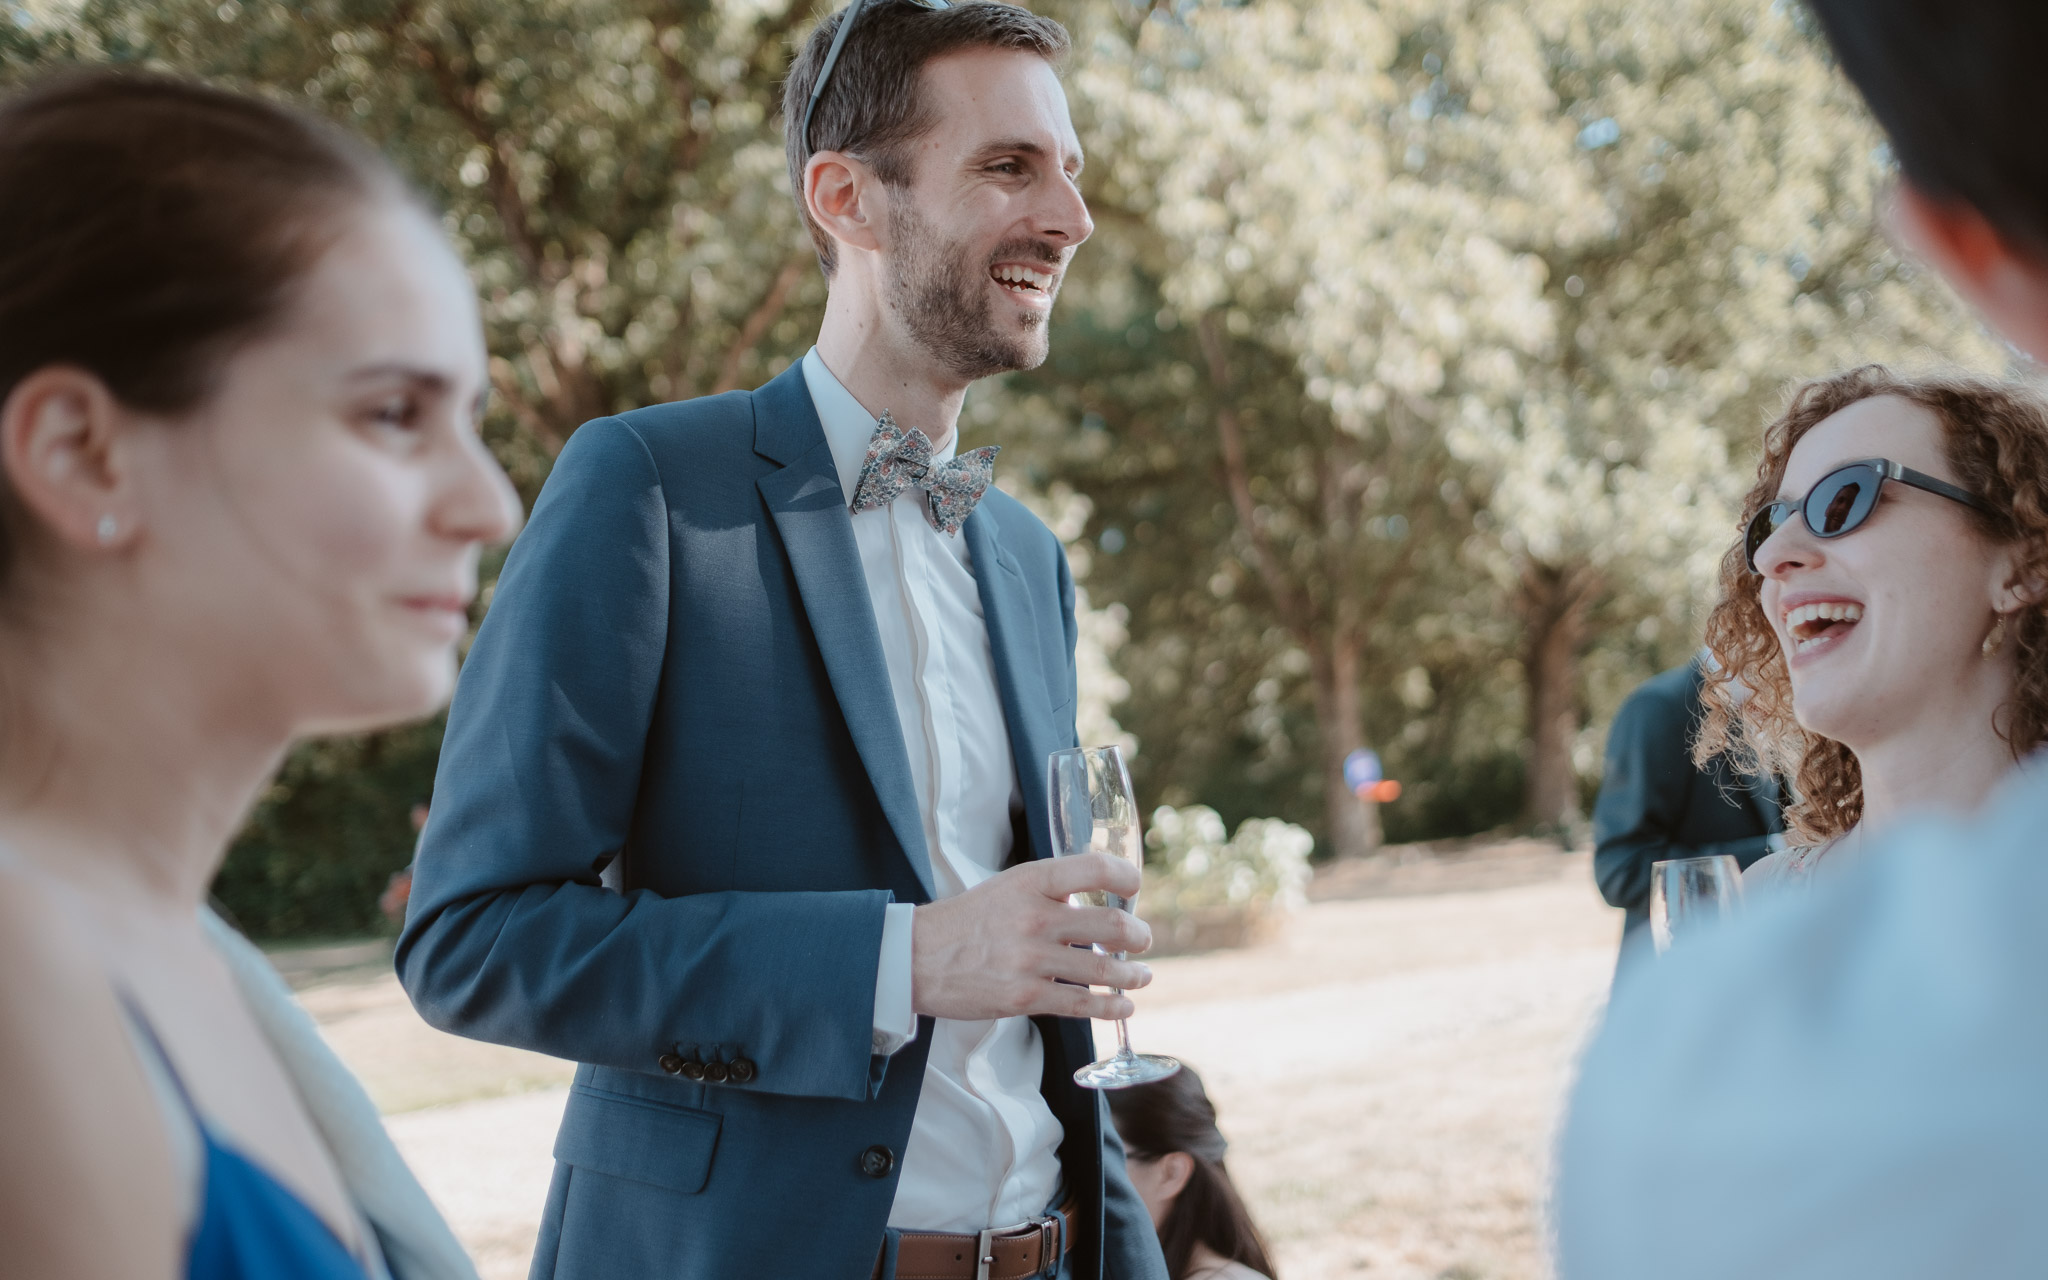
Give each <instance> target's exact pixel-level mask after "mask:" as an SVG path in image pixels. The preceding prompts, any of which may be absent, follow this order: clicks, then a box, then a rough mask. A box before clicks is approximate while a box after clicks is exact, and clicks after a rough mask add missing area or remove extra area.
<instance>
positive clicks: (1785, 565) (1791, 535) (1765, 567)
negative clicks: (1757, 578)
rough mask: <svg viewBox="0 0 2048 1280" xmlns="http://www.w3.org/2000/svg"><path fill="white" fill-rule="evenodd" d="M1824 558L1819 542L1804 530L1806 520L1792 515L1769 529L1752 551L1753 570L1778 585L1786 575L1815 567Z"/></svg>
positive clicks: (1825, 557) (1817, 566)
mask: <svg viewBox="0 0 2048 1280" xmlns="http://www.w3.org/2000/svg"><path fill="white" fill-rule="evenodd" d="M1826 559H1827V555H1826V553H1825V552H1823V551H1822V550H1821V547H1820V540H1819V539H1817V538H1815V537H1814V536H1813V534H1812V533H1810V532H1809V531H1808V530H1807V528H1806V521H1804V520H1802V519H1800V518H1799V517H1798V516H1796V515H1795V516H1793V517H1792V518H1791V519H1790V520H1787V521H1786V522H1785V523H1783V524H1781V525H1779V526H1778V527H1777V528H1776V529H1774V530H1772V531H1771V536H1770V537H1768V538H1765V539H1764V541H1763V545H1762V546H1760V547H1758V548H1757V549H1756V571H1757V572H1758V573H1760V574H1762V575H1763V576H1764V577H1766V578H1775V579H1777V580H1778V581H1781V582H1782V581H1784V579H1785V577H1786V575H1787V574H1790V573H1792V572H1793V571H1795V570H1798V569H1815V568H1819V567H1820V565H1821V564H1822V563H1823V562H1824V561H1825V560H1826Z"/></svg>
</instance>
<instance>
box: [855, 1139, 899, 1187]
mask: <svg viewBox="0 0 2048 1280" xmlns="http://www.w3.org/2000/svg"><path fill="white" fill-rule="evenodd" d="M895 1167H896V1153H895V1152H893V1151H891V1150H889V1148H887V1147H885V1146H882V1145H881V1144H880V1143H876V1144H875V1145H874V1146H872V1147H869V1148H868V1149H867V1150H866V1151H863V1152H861V1153H860V1171H861V1172H862V1173H864V1174H866V1175H867V1176H868V1177H870V1178H886V1177H888V1176H889V1170H891V1169H894V1168H895Z"/></svg>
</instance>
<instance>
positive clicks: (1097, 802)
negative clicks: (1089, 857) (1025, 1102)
mask: <svg viewBox="0 0 2048 1280" xmlns="http://www.w3.org/2000/svg"><path fill="white" fill-rule="evenodd" d="M1046 778H1047V790H1048V791H1049V792H1050V793H1051V803H1052V851H1053V853H1054V855H1055V856H1061V857H1065V856H1071V855H1073V854H1079V853H1106V854H1108V855H1110V856H1111V857H1113V858H1121V859H1123V860H1124V861H1125V862H1128V863H1130V864H1131V865H1132V866H1134V867H1139V868H1142V867H1143V866H1144V865H1145V851H1144V844H1143V842H1142V841H1141V840H1140V839H1139V831H1138V799H1137V796H1136V795H1135V794H1134V793H1133V792H1132V791H1131V775H1130V773H1129V771H1128V770H1126V769H1125V768H1124V755H1123V752H1122V751H1120V750H1118V749H1117V748H1115V747H1072V748H1069V749H1067V750H1065V751H1055V752H1053V753H1052V757H1051V759H1050V760H1048V761H1047V765H1046ZM1075 896H1076V897H1077V898H1080V899H1082V900H1084V901H1085V902H1086V904H1087V905H1089V906H1096V907H1115V908H1117V909H1118V910H1120V911H1131V910H1134V908H1135V905H1136V902H1137V899H1136V898H1134V897H1133V898H1120V897H1118V896H1116V895H1115V894H1112V893H1103V892H1100V891H1097V892H1093V893H1085V894H1076V895H1075ZM1096 950H1097V951H1098V952H1102V954H1104V955H1107V954H1109V953H1108V952H1106V951H1102V948H1101V947H1097V948H1096ZM1116 958H1117V959H1119V960H1122V959H1123V958H1124V953H1123V952H1121V951H1119V952H1117V953H1116ZM1118 994H1122V993H1121V991H1119V993H1118ZM1116 1044H1117V1049H1116V1052H1115V1053H1114V1054H1112V1055H1111V1056H1109V1057H1107V1058H1104V1059H1102V1060H1101V1061H1100V1062H1094V1063H1090V1064H1089V1065H1088V1066H1085V1067H1082V1068H1081V1069H1080V1070H1079V1071H1076V1072H1075V1073H1074V1083H1075V1084H1078V1085H1080V1086H1082V1087H1083V1088H1086V1089H1124V1088H1128V1087H1130V1086H1131V1085H1134V1084H1148V1083H1150V1082H1151V1081H1154V1080H1164V1079H1165V1078H1166V1077H1168V1076H1170V1075H1172V1074H1173V1073H1174V1072H1176V1071H1178V1070H1180V1063H1178V1062H1176V1061H1174V1060H1173V1059H1172V1058H1168V1057H1165V1056H1163V1055H1161V1054H1156V1053H1132V1052H1131V1029H1130V1027H1129V1025H1128V1024H1127V1023H1125V1021H1124V1020H1123V1019H1121V1018H1119V1019H1117V1024H1116Z"/></svg>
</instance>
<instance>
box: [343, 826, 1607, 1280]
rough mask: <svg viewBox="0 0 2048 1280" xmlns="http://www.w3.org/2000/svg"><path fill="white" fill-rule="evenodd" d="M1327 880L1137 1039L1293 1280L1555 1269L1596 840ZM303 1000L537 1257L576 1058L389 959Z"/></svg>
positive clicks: (1590, 986) (488, 1223) (460, 1222)
mask: <svg viewBox="0 0 2048 1280" xmlns="http://www.w3.org/2000/svg"><path fill="white" fill-rule="evenodd" d="M1346 894H1370V895H1372V896H1369V897H1357V898H1352V897H1344V896H1342V895H1346ZM1331 895H1336V896H1331ZM1318 896H1319V897H1321V898H1322V899H1323V900H1321V901H1318V902H1316V903H1315V904H1314V905H1313V906H1311V907H1310V908H1309V909H1308V910H1306V911H1304V912H1302V913H1301V914H1300V915H1298V916H1296V917H1294V918H1293V919H1292V920H1291V921H1290V923H1289V925H1288V927H1287V929H1286V930H1285V931H1284V933H1283V934H1282V935H1281V936H1280V937H1278V938H1276V939H1275V940H1273V941H1271V942H1269V943H1266V944H1264V945H1261V946H1257V947H1252V948H1248V949H1245V950H1241V951H1231V952H1217V953H1211V954H1208V955H1197V956H1181V957H1175V958H1171V959H1166V960H1162V961H1160V962H1159V963H1158V964H1157V966H1156V970H1157V973H1158V978H1157V980H1156V982H1155V983H1154V985H1153V987H1152V988H1151V989H1150V990H1148V991H1147V992H1145V993H1144V994H1143V995H1142V996H1141V997H1140V1002H1139V1005H1140V1014H1139V1016H1138V1017H1137V1018H1136V1019H1134V1020H1133V1021H1132V1024H1131V1032H1132V1037H1133V1039H1134V1041H1135V1042H1136V1044H1137V1045H1138V1047H1140V1048H1142V1049H1147V1050H1154V1051H1159V1052H1165V1053H1172V1054H1175V1055H1177V1056H1179V1057H1181V1058H1183V1059H1185V1060H1186V1061H1187V1062H1189V1063H1191V1064H1193V1065H1195V1066H1196V1067H1197V1068H1199V1069H1200V1070H1201V1072H1202V1075H1203V1078H1204V1079H1205V1080H1206V1081H1207V1083H1208V1085H1209V1090H1210V1093H1211V1095H1212V1096H1213V1097H1214V1098H1215V1099H1216V1102H1217V1106H1218V1110H1219V1112H1220V1119H1221V1124H1222V1127H1223V1130H1224V1132H1225V1134H1226V1135H1228V1136H1229V1137H1230V1139H1231V1142H1232V1147H1231V1154H1230V1167H1231V1170H1232V1173H1233V1175H1234V1176H1235V1177H1236V1178H1237V1180H1238V1182H1239V1184H1240V1185H1241V1186H1242V1187H1243V1189H1244V1191H1245V1193H1246V1196H1247V1198H1248V1199H1249V1200H1250V1202H1251V1204H1252V1207H1253V1210H1254V1212H1255V1213H1256V1214H1257V1215H1258V1216H1259V1218H1260V1220H1261V1221H1262V1222H1263V1223H1264V1224H1265V1226H1266V1228H1267V1230H1268V1232H1269V1233H1270V1234H1271V1235H1272V1237H1273V1238H1274V1242H1275V1244H1276V1246H1277V1252H1278V1254H1279V1257H1278V1259H1277V1265H1278V1266H1279V1268H1280V1270H1281V1271H1282V1274H1283V1276H1284V1277H1285V1280H1322V1278H1324V1277H1351V1276H1363V1277H1383V1278H1385V1280H1480V1278H1481V1277H1484V1278H1485V1280H1536V1278H1538V1277H1544V1276H1547V1275H1548V1267H1547V1266H1546V1264H1545V1262H1544V1252H1545V1250H1544V1245H1543V1235H1542V1196H1543V1186H1544V1170H1545V1167H1546V1164H1547V1153H1548V1149H1549V1144H1550V1138H1551V1133H1552V1129H1553V1127H1554V1124H1555V1120H1556V1113H1557V1104H1558V1101H1559V1099H1560V1096H1561V1094H1562V1091H1563V1088H1564V1083H1565V1080H1566V1076H1567V1073H1568V1071H1569V1068H1570V1064H1571V1060H1572V1057H1573V1055H1574V1053H1575V1052H1576V1050H1577V1048H1578V1045H1579V1044H1580V1042H1581V1040H1582V1039H1583V1038H1584V1035H1585V1033H1586V1031H1587V1029H1588V1027H1589V1025H1590V1021H1591V1019H1592V1018H1593V1016H1594V1015H1595V1014H1596V1013H1597V1012H1598V1010H1599V1008H1600V1005H1601V1002H1602V1001H1603V1000H1604V999H1605V996H1606V989H1607V980H1608V975H1609V973H1610V971H1611V969H1612V965H1613V954H1614V943H1615V936H1616V933H1617V931H1618V926H1617V920H1616V917H1615V915H1614V914H1613V913H1612V912H1610V911H1608V910H1607V909H1606V908H1605V907H1604V906H1603V905H1602V904H1601V903H1600V901H1599V898H1598V897H1597V896H1596V895H1595V894H1594V892H1593V890H1592V888H1591V887H1590V883H1589V876H1588V872H1587V867H1586V859H1585V857H1584V856H1583V855H1577V856H1573V855H1560V854H1557V853H1555V852H1546V851H1542V850H1541V849H1540V848H1539V847H1536V846H1527V845H1523V846H1506V847H1496V848H1492V849H1479V850H1473V851H1471V852H1469V853H1466V854H1460V855H1457V856H1454V857H1450V858H1434V859H1430V860H1428V861H1426V862H1418V863H1415V864H1413V865H1411V866H1406V867H1403V866H1391V867H1389V866H1380V867H1373V868H1364V869H1359V871H1358V872H1357V873H1356V874H1352V875H1350V876H1348V877H1344V878H1331V877H1326V878H1325V879H1324V880H1323V881H1321V882H1319V884H1318ZM302 998H303V999H304V1000H305V1001H306V1003H307V1005H308V1007H309V1008H311V1009H312V1010H313V1011H314V1015H315V1016H316V1017H317V1018H319V1019H320V1020H321V1023H322V1025H323V1028H324V1029H325V1030H326V1031H327V1032H328V1034H329V1036H330V1037H331V1038H332V1040H333V1041H334V1043H335V1045H336V1047H337V1048H338V1049H339V1050H340V1051H341V1053H342V1054H343V1056H344V1057H346V1058H347V1059H348V1060H349V1062H350V1064H351V1065H352V1066H354V1067H355V1068H356V1069H357V1070H358V1071H359V1072H361V1073H362V1074H363V1075H364V1077H365V1079H366V1080H368V1081H369V1083H370V1085H371V1088H372V1092H373V1093H374V1094H376V1095H377V1097H378V1099H379V1102H380V1103H381V1104H382V1105H383V1106H384V1107H385V1108H386V1110H387V1111H392V1112H397V1113H399V1114H393V1115H392V1116H391V1118H390V1125H391V1129H392V1132H393V1134H394V1136H395V1137H396V1138H397V1140H398V1142H399V1145H400V1146H401V1147H402V1148H403V1149H404V1150H405V1152H406V1154H407V1155H408V1157H410V1158H411V1159H412V1161H413V1163H414V1165H415V1167H416V1168H417V1169H418V1170H419V1172H420V1175H421V1178H422V1180H424V1181H425V1182H426V1184H427V1187H428V1190H429V1191H431V1192H432V1193H433V1194H434V1196H435V1198H436V1199H437V1200H438V1201H439V1202H440V1203H441V1205H442V1206H443V1208H444V1209H445V1210H446V1211H447V1212H448V1214H449V1217H450V1219H451V1220H452V1221H453V1222H454V1223H455V1225H456V1228H457V1230H458V1231H459V1232H460V1233H461V1234H462V1235H463V1238H464V1239H465V1240H466V1241H467V1242H468V1243H469V1244H470V1247H471V1248H472V1249H473V1250H475V1251H476V1253H477V1256H478V1260H479V1262H480V1264H481V1265H482V1267H483V1270H484V1274H485V1276H486V1280H500V1278H503V1280H514V1278H516V1277H521V1276H524V1275H525V1273H526V1262H527V1256H528V1254H529V1252H530V1251H531V1249H532V1245H533V1233H534V1222H535V1219H536V1217H537V1216H538V1213H539V1209H540V1204H541V1199H542V1196H543V1194H544V1193H545V1191H546V1188H547V1180H548V1176H549V1172H550V1168H551V1164H550V1158H549V1149H550V1147H551V1146H552V1144H553V1140H554V1129H555V1124H556V1122H557V1120H558V1119H559V1117H560V1115H561V1109H562V1103H563V1098H564V1096H565V1091H564V1088H563V1084H562V1082H563V1081H565V1080H566V1078H567V1068H566V1066H564V1065H563V1064H559V1063H556V1062H554V1061H553V1060H551V1059H546V1058H540V1057H537V1056H536V1055H532V1054H523V1053H518V1052H517V1051H513V1050H506V1049H498V1048H495V1047H491V1046H483V1045H474V1044H470V1043H468V1042H464V1041H459V1040H454V1039H452V1038H450V1037H446V1036H442V1035H440V1034H439V1033H438V1032H434V1031H432V1030H431V1029H429V1028H427V1027H426V1026H424V1025H423V1024H421V1023H420V1022H419V1021H418V1019H417V1017H416V1016H415V1015H413V1014H412V1012H411V1010H410V1008H409V1007H408V1006H407V1005H406V1004H405V1003H404V998H403V996H402V994H400V993H399V992H398V990H397V985H396V983H395V982H393V981H392V980H391V979H390V978H389V977H388V976H387V975H385V974H383V973H380V972H376V971H374V970H369V971H354V972H343V973H340V974H334V975H330V976H328V977H326V978H324V979H319V980H315V981H313V982H312V983H311V985H309V986H308V987H307V988H306V989H305V990H304V991H303V993H302ZM1109 1037H1110V1031H1109V1028H1107V1027H1102V1028H1098V1034H1097V1037H1096V1039H1097V1043H1098V1044H1100V1043H1107V1042H1109ZM493 1095H503V1096H493ZM461 1099H467V1100H461ZM430 1104H439V1105H430Z"/></svg>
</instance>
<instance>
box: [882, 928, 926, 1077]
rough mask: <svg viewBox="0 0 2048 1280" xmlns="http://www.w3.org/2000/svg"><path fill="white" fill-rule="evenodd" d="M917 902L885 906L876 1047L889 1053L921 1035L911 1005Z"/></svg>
mask: <svg viewBox="0 0 2048 1280" xmlns="http://www.w3.org/2000/svg"><path fill="white" fill-rule="evenodd" d="M916 912H917V905H916V904H915V903H910V902H892V903H890V904H889V905H888V906H887V907H885V908H883V910H882V962H881V964H879V965H878V966H876V968H875V1017H874V1031H875V1035H874V1049H875V1052H876V1053H879V1054H882V1055H884V1056H887V1055H889V1054H892V1053H895V1052H896V1051H897V1050H899V1049H901V1048H902V1047H903V1046H904V1045H907V1044H909V1043H910V1042H911V1041H912V1040H915V1039H917V1015H916V1014H915V1013H913V1012H911V1008H910V927H911V922H912V920H913V919H914V918H915V914H916Z"/></svg>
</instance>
